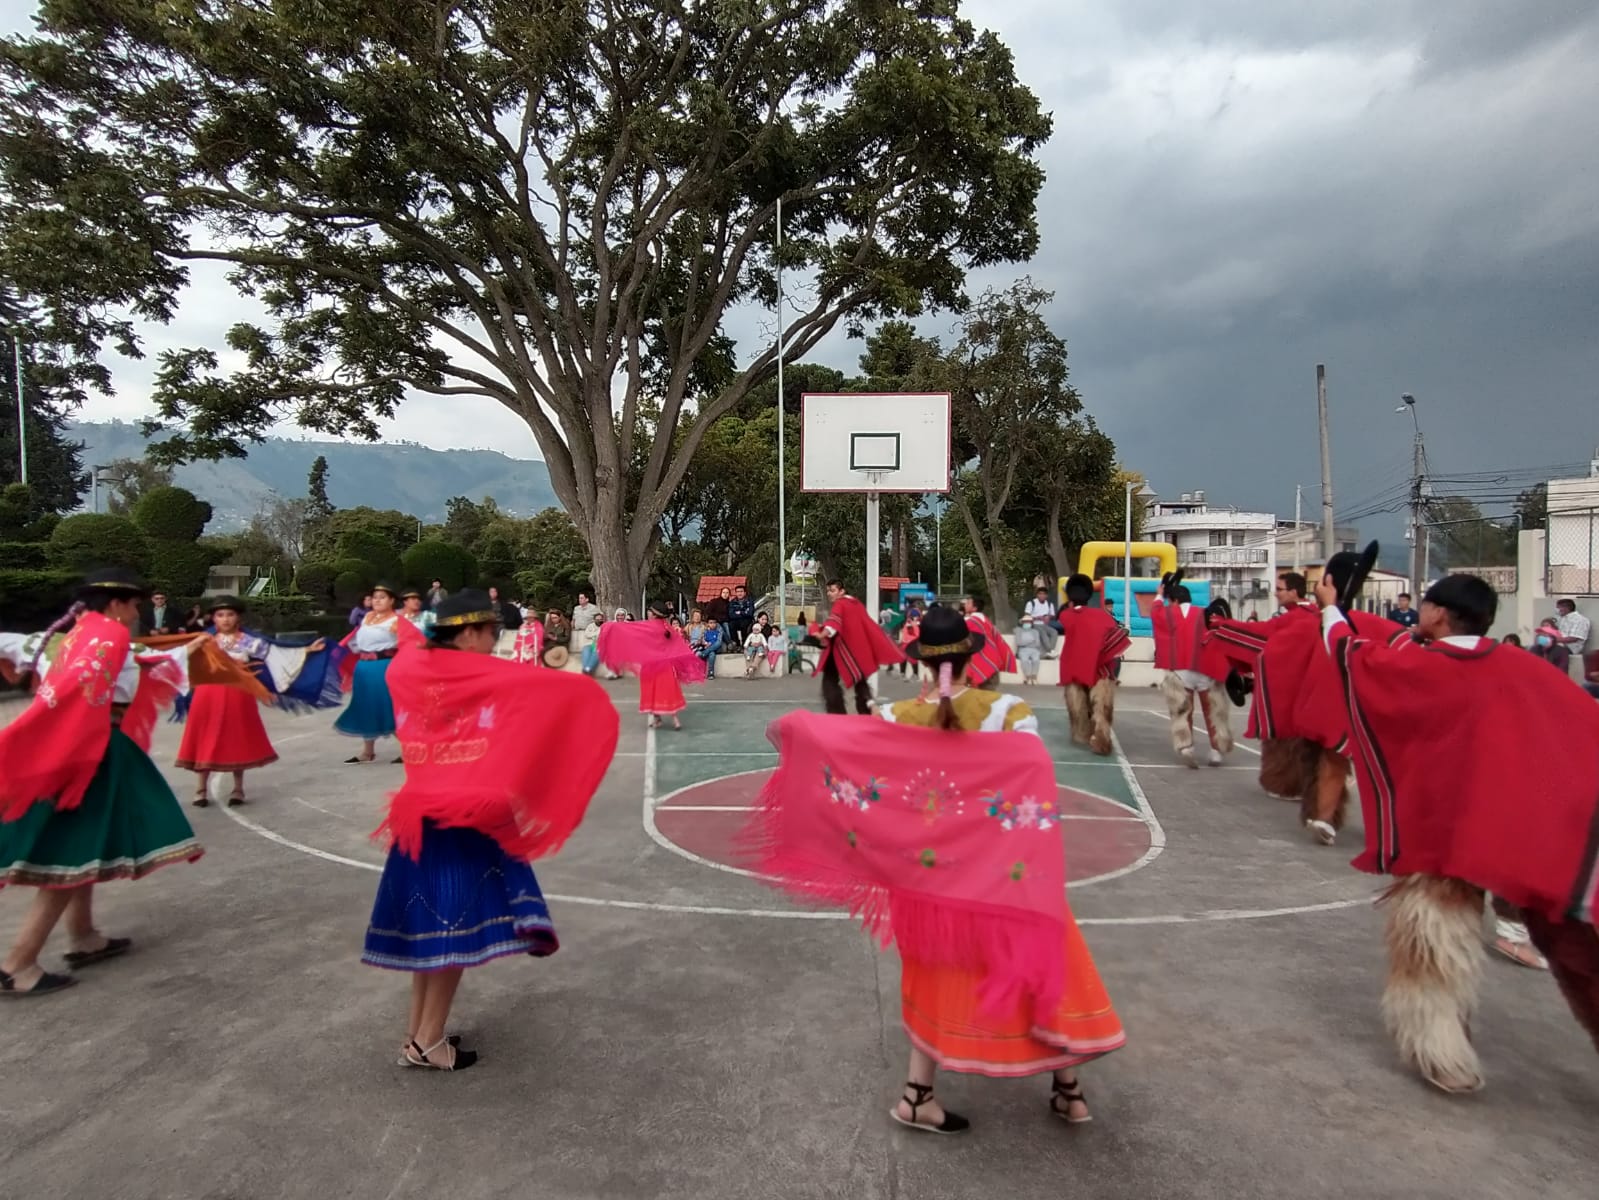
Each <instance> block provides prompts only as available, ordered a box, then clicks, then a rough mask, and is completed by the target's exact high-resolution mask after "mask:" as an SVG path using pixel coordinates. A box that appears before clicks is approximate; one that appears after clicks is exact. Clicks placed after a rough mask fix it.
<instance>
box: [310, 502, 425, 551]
mask: <svg viewBox="0 0 1599 1200" xmlns="http://www.w3.org/2000/svg"><path fill="white" fill-rule="evenodd" d="M416 525H417V521H416V518H415V517H413V516H411V515H410V514H408V513H402V512H396V511H394V510H393V509H377V508H367V507H366V506H365V505H360V506H357V507H355V508H341V509H338V510H336V511H335V512H334V513H333V514H332V515H330V516H329V517H328V518H327V520H325V521H321V522H319V523H318V524H317V525H316V527H315V528H310V527H307V529H306V531H305V546H304V551H303V553H304V556H305V557H306V558H309V559H321V560H323V561H331V560H333V559H335V558H337V557H339V555H340V553H341V551H340V550H339V543H340V539H342V538H343V536H344V535H345V534H346V533H369V534H374V535H377V536H378V537H381V538H382V539H383V540H384V541H385V542H386V543H387V549H388V551H389V552H390V553H394V554H398V553H401V552H403V551H404V549H405V547H407V546H410V545H413V544H414V543H415V542H416V540H417V539H416Z"/></svg>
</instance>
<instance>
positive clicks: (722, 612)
mask: <svg viewBox="0 0 1599 1200" xmlns="http://www.w3.org/2000/svg"><path fill="white" fill-rule="evenodd" d="M732 604H733V593H732V590H731V589H729V588H723V589H722V591H721V594H720V595H717V596H713V597H712V598H711V599H709V600H707V601H706V602H705V619H706V620H707V621H715V622H716V623H717V624H718V625H722V624H725V623H726V621H727V613H728V609H729V608H730V607H731V606H732Z"/></svg>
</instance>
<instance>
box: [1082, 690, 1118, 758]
mask: <svg viewBox="0 0 1599 1200" xmlns="http://www.w3.org/2000/svg"><path fill="white" fill-rule="evenodd" d="M1088 707H1089V713H1090V721H1091V724H1092V727H1093V731H1092V732H1091V733H1090V734H1089V737H1088V748H1089V749H1090V750H1092V751H1093V752H1094V753H1095V754H1100V755H1105V754H1109V753H1110V752H1111V751H1112V750H1114V749H1115V748H1116V743H1115V741H1114V740H1113V739H1112V737H1111V732H1110V731H1111V723H1112V722H1113V721H1115V719H1116V681H1115V680H1114V679H1101V680H1100V681H1099V682H1098V683H1096V684H1094V689H1093V691H1091V692H1089V693H1088Z"/></svg>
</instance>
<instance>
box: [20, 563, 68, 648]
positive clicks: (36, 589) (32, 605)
mask: <svg viewBox="0 0 1599 1200" xmlns="http://www.w3.org/2000/svg"><path fill="white" fill-rule="evenodd" d="M81 577H82V572H81V571H77V570H48V571H42V570H36V569H31V568H23V569H18V568H13V567H9V566H7V567H5V568H0V613H4V614H5V626H6V630H7V631H8V632H11V633H29V632H33V631H35V630H39V629H43V628H45V627H46V626H47V625H49V624H50V623H51V622H52V621H54V620H55V619H56V618H57V617H59V616H60V615H61V614H62V613H64V612H66V611H67V606H68V605H69V604H71V603H72V592H73V589H74V588H75V587H76V586H77V584H78V581H79V579H80V578H81Z"/></svg>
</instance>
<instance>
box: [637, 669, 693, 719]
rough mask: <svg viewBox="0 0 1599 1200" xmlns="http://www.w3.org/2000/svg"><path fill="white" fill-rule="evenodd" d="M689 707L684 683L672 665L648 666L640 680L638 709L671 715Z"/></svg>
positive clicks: (642, 711) (656, 714) (644, 711)
mask: <svg viewBox="0 0 1599 1200" xmlns="http://www.w3.org/2000/svg"><path fill="white" fill-rule="evenodd" d="M687 707H688V699H687V697H685V696H684V695H683V685H682V684H680V683H678V681H677V674H676V672H674V671H673V670H672V668H670V667H646V668H644V672H643V673H642V674H641V675H640V676H639V680H638V710H639V712H641V713H653V714H654V715H655V716H657V717H669V716H671V715H672V714H673V713H678V712H682V711H683V710H684V709H685V708H687Z"/></svg>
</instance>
